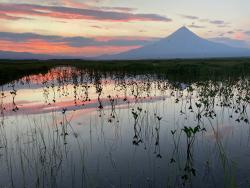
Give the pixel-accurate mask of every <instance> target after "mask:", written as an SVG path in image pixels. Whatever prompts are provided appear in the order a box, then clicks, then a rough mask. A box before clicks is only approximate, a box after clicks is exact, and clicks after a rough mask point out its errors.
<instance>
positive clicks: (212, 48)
mask: <svg viewBox="0 0 250 188" xmlns="http://www.w3.org/2000/svg"><path fill="white" fill-rule="evenodd" d="M241 56H250V50H248V49H241V48H233V47H229V46H226V45H224V44H221V43H215V42H211V41H208V40H206V39H202V38H200V37H199V36H197V35H196V34H194V33H193V32H191V31H190V30H188V29H187V28H186V27H182V28H180V29H178V30H177V31H176V32H174V33H173V34H171V35H170V36H168V37H166V38H164V39H162V40H160V41H158V42H155V43H153V44H150V45H147V46H144V47H142V48H139V49H135V50H131V51H128V52H124V53H120V54H115V55H111V56H103V57H102V58H104V59H171V58H208V57H241Z"/></svg>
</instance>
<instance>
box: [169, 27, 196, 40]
mask: <svg viewBox="0 0 250 188" xmlns="http://www.w3.org/2000/svg"><path fill="white" fill-rule="evenodd" d="M169 37H170V38H176V39H184V38H187V39H188V38H197V37H198V36H197V35H196V34H195V33H193V32H192V31H190V30H189V29H188V28H187V27H186V26H183V27H181V28H179V29H178V30H176V31H175V32H174V33H172V34H171V35H170V36H169Z"/></svg>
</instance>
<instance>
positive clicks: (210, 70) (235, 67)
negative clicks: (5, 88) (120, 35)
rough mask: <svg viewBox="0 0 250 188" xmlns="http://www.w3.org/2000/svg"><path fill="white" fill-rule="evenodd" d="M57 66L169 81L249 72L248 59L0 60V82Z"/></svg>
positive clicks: (241, 74)
mask: <svg viewBox="0 0 250 188" xmlns="http://www.w3.org/2000/svg"><path fill="white" fill-rule="evenodd" d="M57 66H74V67H78V68H86V69H89V70H94V71H99V72H111V73H114V72H126V73H131V74H144V73H156V74H159V75H164V76H166V77H167V78H169V79H172V80H198V79H211V78H221V77H224V76H237V77H238V76H248V75H249V74H250V58H231V59H186V60H184V59H176V60H141V61H133V60H131V61H86V60H47V61H42V60H0V84H3V83H7V82H10V81H12V80H15V79H18V78H20V77H22V76H25V75H29V74H37V73H46V72H47V71H48V70H49V69H51V68H53V67H57Z"/></svg>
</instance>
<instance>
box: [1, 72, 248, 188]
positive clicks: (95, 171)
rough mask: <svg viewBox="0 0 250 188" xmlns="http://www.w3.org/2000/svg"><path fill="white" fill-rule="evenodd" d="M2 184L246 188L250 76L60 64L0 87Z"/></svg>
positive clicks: (19, 185) (11, 185)
mask: <svg viewBox="0 0 250 188" xmlns="http://www.w3.org/2000/svg"><path fill="white" fill-rule="evenodd" d="M0 88H1V99H0V115H1V116H0V169H1V171H0V187H60V188H61V187H62V188H64V187H65V188H68V187H108V188H109V187H135V188H137V187H142V188H144V187H149V188H150V187H173V188H175V187H199V188H200V187H243V188H245V187H249V186H250V126H249V119H248V113H249V112H250V109H249V102H250V85H249V79H247V78H239V79H230V78H225V79H223V80H216V81H212V80H206V81H199V80H198V81H193V82H188V83H185V82H183V81H179V82H178V81H171V80H168V79H166V78H164V76H159V75H152V74H126V73H112V74H111V73H104V72H102V73H98V72H94V71H87V70H79V69H76V68H73V67H72V68H71V67H58V68H55V69H52V70H50V71H49V72H48V73H46V74H38V75H30V76H26V77H23V78H21V79H19V80H14V81H12V82H11V83H8V84H5V85H3V86H0Z"/></svg>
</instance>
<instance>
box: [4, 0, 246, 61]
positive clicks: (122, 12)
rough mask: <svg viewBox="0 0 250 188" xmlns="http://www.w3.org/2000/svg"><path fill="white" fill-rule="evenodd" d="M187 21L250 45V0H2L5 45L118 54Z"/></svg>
mask: <svg viewBox="0 0 250 188" xmlns="http://www.w3.org/2000/svg"><path fill="white" fill-rule="evenodd" d="M184 25H185V26H186V27H188V28H189V29H190V30H191V31H193V32H195V33H196V34H198V35H199V36H201V37H203V38H207V39H209V40H212V41H216V42H222V43H226V44H228V45H231V46H236V47H244V48H250V1H249V0H219V1H218V0H203V1H201V0H175V1H173V0H154V1H145V0H119V1H118V0H43V1H38V0H18V1H17V0H0V51H14V52H31V53H39V54H52V55H70V56H81V57H83V56H84V57H89V56H98V55H102V54H115V53H119V52H124V51H127V50H130V49H135V48H139V47H141V46H144V45H147V44H149V43H152V42H154V41H157V40H159V39H160V38H164V37H166V36H168V35H170V34H171V33H172V32H174V31H175V30H177V29H178V28H180V27H182V26H184Z"/></svg>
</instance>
